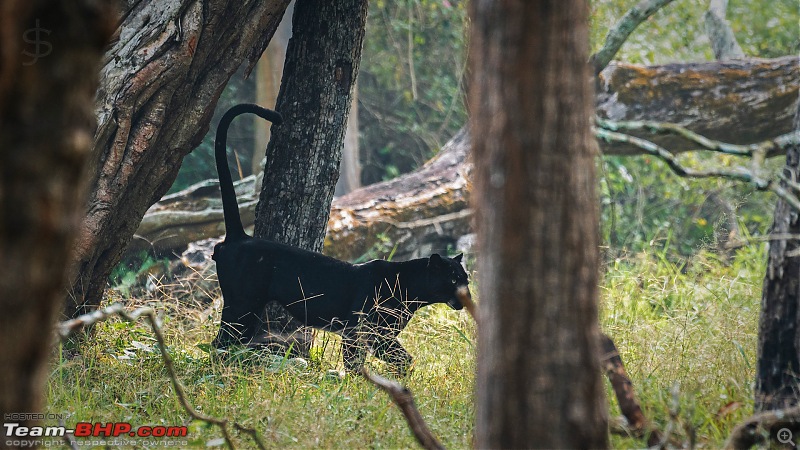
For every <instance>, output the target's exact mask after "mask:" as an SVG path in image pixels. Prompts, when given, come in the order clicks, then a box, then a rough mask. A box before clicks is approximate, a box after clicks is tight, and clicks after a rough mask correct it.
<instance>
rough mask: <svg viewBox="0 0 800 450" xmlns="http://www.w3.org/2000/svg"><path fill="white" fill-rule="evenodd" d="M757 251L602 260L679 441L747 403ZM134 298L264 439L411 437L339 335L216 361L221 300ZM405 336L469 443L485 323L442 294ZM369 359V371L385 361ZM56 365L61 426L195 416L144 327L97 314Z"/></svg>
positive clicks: (721, 434)
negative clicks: (349, 359) (728, 256)
mask: <svg viewBox="0 0 800 450" xmlns="http://www.w3.org/2000/svg"><path fill="white" fill-rule="evenodd" d="M763 248H764V247H763V246H750V247H745V248H743V249H741V250H740V251H739V252H738V254H737V255H736V256H735V257H734V258H733V259H732V260H731V261H730V262H729V263H723V262H721V261H720V260H719V259H718V258H717V257H716V256H714V255H713V254H710V253H705V252H701V253H700V254H698V255H696V256H694V257H693V258H691V259H689V260H687V261H686V262H682V263H679V264H676V263H673V262H670V261H669V259H668V258H667V256H666V254H665V252H664V251H663V250H662V249H659V248H658V247H651V248H648V249H646V251H644V252H642V253H639V254H638V255H636V256H635V257H632V258H619V259H617V260H615V261H613V262H612V263H611V264H610V266H609V267H607V270H606V275H605V279H604V280H603V281H602V285H601V287H602V303H601V323H602V326H603V328H604V330H605V331H606V332H607V333H608V334H609V335H610V336H611V337H612V338H613V339H614V340H615V342H616V344H617V346H618V348H619V349H620V351H621V354H622V358H623V360H624V362H625V364H626V367H627V370H628V373H629V375H630V377H631V379H632V381H633V385H634V386H635V388H636V392H637V396H638V397H639V399H640V400H641V403H642V405H643V407H644V410H645V413H646V414H647V416H648V417H650V418H652V419H653V420H654V422H655V424H656V425H657V426H658V427H659V428H660V429H662V430H663V429H664V427H665V426H666V424H667V423H668V422H669V420H670V419H669V417H668V413H667V411H668V409H669V404H670V401H671V395H670V390H671V389H672V387H673V386H675V385H676V384H677V385H678V386H679V397H678V398H679V402H680V405H681V412H680V414H679V418H678V420H679V423H678V424H677V425H678V426H677V427H676V435H677V436H678V437H679V438H685V436H686V431H685V428H684V426H686V425H689V426H691V427H693V428H694V431H695V432H696V434H697V442H698V444H699V445H701V446H703V447H706V448H719V447H720V445H721V443H722V442H723V441H724V439H725V438H726V437H727V435H728V433H729V432H730V430H731V429H732V428H733V426H734V425H735V424H736V423H737V422H738V421H740V420H742V419H743V418H744V417H746V416H747V415H748V414H750V413H751V412H752V406H751V405H752V401H751V399H752V395H753V393H752V387H751V380H752V379H753V377H754V371H755V368H754V361H755V359H756V355H755V347H756V338H757V333H758V310H759V292H760V286H761V281H762V280H763V277H764V265H763V261H764V258H765V254H764V251H763ZM473 291H474V289H473ZM112 295H113V294H112ZM112 300H117V299H115V298H112ZM478 301H480V299H478ZM129 302H130V303H131V304H130V307H135V306H141V305H144V304H146V305H148V306H151V307H154V308H155V309H156V310H157V313H158V315H159V317H161V321H162V323H163V330H164V333H165V336H166V339H167V345H168V351H169V353H170V355H171V356H172V358H173V359H174V361H175V367H176V370H177V373H178V375H179V378H180V380H181V382H182V383H183V384H184V386H185V387H186V392H187V395H188V398H189V400H190V402H191V403H192V404H193V405H194V406H195V408H197V410H198V411H202V412H203V413H205V414H210V415H214V416H216V417H224V418H228V419H231V420H236V421H238V422H239V423H242V424H244V425H247V426H252V427H256V428H257V429H258V430H259V432H260V434H261V436H262V437H263V438H264V440H265V442H267V443H268V446H269V447H270V448H272V447H277V448H284V447H298V448H309V447H315V448H316V447H324V448H334V447H335V448H364V447H375V448H411V447H415V446H416V443H415V442H414V438H413V437H412V435H411V433H410V432H409V431H408V428H407V426H406V424H405V421H404V419H403V416H402V414H401V413H400V412H399V410H398V409H397V408H396V407H395V405H394V404H392V402H391V401H390V400H389V399H388V397H386V395H385V394H384V393H383V392H381V391H379V390H378V389H377V388H376V387H374V386H373V385H371V384H369V383H368V382H366V381H365V380H363V379H362V378H361V377H358V376H353V375H345V376H341V375H340V373H339V371H340V370H341V369H342V367H341V356H340V353H339V352H340V349H339V338H338V337H337V336H335V335H332V334H328V333H322V332H320V333H318V334H317V338H316V340H315V347H314V348H313V349H312V357H311V358H310V359H309V360H308V361H305V362H304V361H300V360H296V359H294V360H293V359H286V357H285V356H286V355H265V354H259V353H254V352H250V351H242V352H240V353H238V354H236V355H235V356H234V357H232V358H228V359H227V360H225V361H223V360H222V359H220V358H217V357H214V356H212V355H209V352H212V353H213V351H212V350H211V349H210V347H209V346H208V342H210V341H211V339H212V338H213V336H214V333H215V332H216V329H217V326H216V323H217V321H218V320H219V316H220V310H219V306H218V305H217V306H213V305H205V304H196V305H186V304H183V303H181V302H180V301H177V300H176V299H174V298H171V297H169V293H168V290H166V289H159V294H158V295H157V296H154V297H153V298H149V299H131V300H129ZM400 339H401V340H402V341H403V344H404V345H405V346H406V347H407V348H408V349H409V351H411V352H412V353H413V354H414V355H415V357H416V361H415V366H414V370H413V372H412V374H411V375H410V376H409V377H408V378H406V379H404V380H403V382H404V383H405V384H407V385H408V387H409V388H410V389H411V390H412V392H413V393H414V397H415V400H416V403H417V405H418V406H419V409H420V412H421V413H422V415H423V417H424V418H425V419H426V420H427V421H428V425H429V426H430V428H431V429H432V430H433V432H434V433H435V434H436V435H437V436H438V437H439V438H440V439H441V440H442V442H443V444H444V445H445V446H446V447H447V448H468V447H470V446H471V436H472V434H473V431H474V420H475V410H474V395H473V392H474V374H475V351H476V350H475V339H476V335H475V328H474V324H473V323H472V321H471V319H470V318H469V316H468V314H466V312H464V311H461V312H455V311H452V310H450V309H449V308H447V307H445V306H443V305H437V306H435V307H429V308H424V309H422V310H421V311H419V312H418V313H417V315H416V316H415V318H414V320H412V321H411V323H410V324H409V326H408V328H407V329H406V330H405V331H404V332H403V333H401V335H400ZM369 361H370V363H371V364H372V366H373V367H372V370H375V371H377V372H384V371H385V370H386V369H387V368H386V367H385V366H384V365H383V364H382V363H381V362H379V361H377V360H374V359H370V360H369ZM50 373H51V375H50V378H49V380H48V397H49V398H48V406H47V408H48V409H47V412H49V413H55V414H67V415H68V418H67V425H68V426H71V425H74V424H75V423H76V422H79V421H98V422H109V421H128V422H131V423H132V424H133V425H134V427H136V426H140V425H167V426H172V425H182V424H184V423H186V421H187V420H188V416H187V414H186V413H185V412H184V411H183V410H182V408H181V407H180V405H179V404H178V402H177V401H176V398H175V394H174V393H173V391H172V387H171V385H170V380H169V378H168V377H167V375H166V371H165V369H164V365H163V362H162V361H161V358H160V355H159V352H158V349H157V348H156V344H155V341H154V339H153V335H152V333H151V331H150V330H149V328H148V327H147V326H146V325H145V324H144V323H137V324H128V323H123V322H120V321H117V320H114V321H110V322H105V323H101V324H98V325H97V326H96V327H95V329H94V337H93V339H91V340H89V341H86V342H84V344H83V346H82V347H80V354H79V355H78V356H73V357H70V358H67V357H66V356H64V355H62V356H61V357H59V358H57V360H56V361H55V362H54V363H53V366H52V370H51V372H50ZM608 398H609V399H610V400H609V403H610V408H611V414H612V416H615V415H618V414H619V411H618V409H617V406H616V402H615V401H614V399H613V394H612V393H611V391H610V388H609V391H608ZM220 437H221V435H220V432H219V430H218V429H217V428H215V427H210V426H207V425H205V424H203V423H199V422H189V436H188V440H189V443H190V444H191V445H192V446H194V447H203V446H205V445H207V444H211V446H213V447H216V446H219V445H222V444H221V442H220V441H219V438H220ZM235 440H236V441H237V443H239V444H240V446H241V447H242V448H252V447H253V445H252V441H249V440H248V438H247V437H246V436H244V435H241V434H240V435H238V436H235ZM641 446H643V443H642V442H641V441H639V440H636V439H629V438H620V437H616V436H615V437H613V438H612V447H613V448H638V447H641Z"/></svg>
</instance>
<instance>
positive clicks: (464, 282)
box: [428, 253, 470, 310]
mask: <svg viewBox="0 0 800 450" xmlns="http://www.w3.org/2000/svg"><path fill="white" fill-rule="evenodd" d="M462 258H463V255H461V254H459V255H457V256H455V257H453V258H447V257H444V258H443V257H441V256H439V255H438V254H436V253H434V254H433V255H431V257H430V258H428V283H429V288H430V289H431V291H432V294H433V298H431V299H430V300H431V302H433V303H447V304H448V305H450V307H451V308H453V309H455V310H460V309H463V308H464V305H462V304H461V301H460V300H459V299H458V298H459V297H458V295H459V294H458V292H459V290H462V291H464V290H465V291H466V295H467V296H469V295H470V294H469V279H468V277H467V272H466V271H465V270H464V267H463V266H462V265H461V259H462Z"/></svg>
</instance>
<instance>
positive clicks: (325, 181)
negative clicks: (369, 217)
mask: <svg viewBox="0 0 800 450" xmlns="http://www.w3.org/2000/svg"><path fill="white" fill-rule="evenodd" d="M366 18H367V2H366V0H348V1H344V2H342V1H339V2H329V1H324V0H298V1H297V4H296V5H295V11H294V20H293V23H292V38H291V39H290V40H289V47H288V49H287V54H286V63H285V66H284V72H283V78H282V80H281V90H280V94H279V95H278V103H277V107H276V109H277V110H278V111H279V112H280V113H281V114H283V115H284V117H285V118H286V120H285V121H284V123H283V124H282V125H279V126H273V127H272V139H271V140H270V142H269V145H268V146H267V163H266V168H265V171H264V181H263V185H262V188H261V195H260V197H259V203H258V206H257V207H256V228H255V235H256V236H258V237H263V238H267V239H271V240H273V241H277V242H283V243H287V244H291V245H294V246H297V247H302V248H306V249H310V250H321V249H322V241H323V237H324V236H325V224H326V223H328V214H329V212H330V205H331V200H332V198H333V190H334V186H335V185H336V180H337V179H338V177H339V163H340V161H341V156H342V142H343V138H344V132H345V128H346V123H347V114H348V112H349V111H350V99H351V96H352V94H353V86H354V84H355V80H356V76H357V75H358V65H359V63H360V61H361V44H362V42H363V40H364V26H365V22H366Z"/></svg>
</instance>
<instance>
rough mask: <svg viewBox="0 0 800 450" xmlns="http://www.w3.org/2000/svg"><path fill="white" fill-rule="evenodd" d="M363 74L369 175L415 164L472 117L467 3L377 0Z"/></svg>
mask: <svg viewBox="0 0 800 450" xmlns="http://www.w3.org/2000/svg"><path fill="white" fill-rule="evenodd" d="M369 8H370V10H369V16H368V20H367V35H366V38H365V40H364V51H363V57H362V61H361V69H360V73H359V79H358V83H359V85H358V89H359V92H358V98H359V121H360V124H359V128H360V130H361V146H362V147H361V148H362V153H363V154H364V158H365V161H364V166H363V172H362V180H363V181H364V182H365V183H374V182H376V181H381V180H383V179H389V178H393V177H395V176H397V175H399V174H400V173H404V172H408V171H410V170H413V169H414V168H416V167H417V166H419V165H421V164H422V163H423V162H424V161H426V160H427V159H429V158H430V157H431V156H433V155H434V154H435V153H436V152H437V151H438V150H439V148H440V147H441V146H442V145H443V144H444V143H445V142H446V141H447V140H448V139H450V137H452V136H453V134H455V132H456V131H457V130H458V129H459V128H460V127H461V126H462V125H464V123H466V108H465V105H464V99H463V95H462V89H461V80H462V77H463V74H464V61H465V55H466V44H465V36H464V32H465V26H466V2H464V1H463V0H452V1H447V0H406V1H401V2H388V1H373V2H370V6H369Z"/></svg>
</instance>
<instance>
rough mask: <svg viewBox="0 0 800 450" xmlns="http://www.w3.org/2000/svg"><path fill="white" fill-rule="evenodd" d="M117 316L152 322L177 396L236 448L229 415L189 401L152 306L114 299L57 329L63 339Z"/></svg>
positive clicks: (255, 435) (253, 433)
mask: <svg viewBox="0 0 800 450" xmlns="http://www.w3.org/2000/svg"><path fill="white" fill-rule="evenodd" d="M114 316H119V317H121V318H123V319H124V320H126V321H128V322H136V321H138V320H139V318H141V317H144V318H145V320H146V321H147V322H148V323H149V324H150V328H151V329H152V330H153V334H154V335H155V338H156V342H158V350H159V351H160V352H161V359H162V360H163V361H164V367H166V369H167V375H169V378H170V380H171V381H172V388H173V390H174V391H175V394H176V395H177V397H178V402H179V403H180V404H181V406H182V407H183V409H184V410H185V411H186V412H187V413H188V414H189V415H190V416H191V417H192V418H193V419H195V420H200V421H203V422H206V423H210V424H212V425H216V426H218V427H219V428H220V430H221V431H222V436H223V437H224V439H225V443H226V444H228V448H230V449H231V450H233V449H235V448H236V446H235V445H234V444H233V439H232V438H231V434H230V431H229V430H228V424H229V421H228V419H218V418H216V417H212V416H207V415H205V414H202V413H199V412H197V411H196V410H195V409H194V407H193V406H192V405H191V404H190V403H189V400H188V399H187V396H186V391H185V390H184V388H183V385H182V384H181V382H180V381H179V380H178V376H177V374H176V371H175V365H174V364H173V362H172V358H171V357H170V356H169V354H168V353H167V344H166V341H165V339H164V334H163V333H162V331H161V327H160V326H159V325H158V319H157V318H156V314H155V311H154V310H153V309H152V308H138V309H135V310H133V311H131V312H128V311H125V308H124V307H123V306H122V304H120V303H114V304H112V305H110V306H108V307H106V308H103V309H98V310H95V311H93V312H91V313H88V314H84V315H82V316H79V317H76V318H74V319H71V320H67V321H65V322H61V323H60V324H59V325H58V326H57V328H56V332H57V333H58V335H59V337H60V338H61V340H64V339H66V338H67V337H69V336H70V335H71V334H72V333H74V332H75V331H78V330H80V329H82V328H84V327H87V326H90V325H93V324H95V323H97V322H103V321H106V320H108V319H110V318H112V317H114ZM233 426H234V427H236V429H238V430H239V431H242V432H245V433H247V434H249V435H250V436H251V437H252V438H253V440H254V441H255V442H256V445H257V446H258V448H260V449H264V448H265V447H264V443H263V441H262V440H261V439H260V438H259V437H258V433H257V432H256V431H255V430H254V429H252V428H248V427H245V426H242V425H240V424H238V423H236V422H234V423H233Z"/></svg>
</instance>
